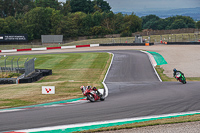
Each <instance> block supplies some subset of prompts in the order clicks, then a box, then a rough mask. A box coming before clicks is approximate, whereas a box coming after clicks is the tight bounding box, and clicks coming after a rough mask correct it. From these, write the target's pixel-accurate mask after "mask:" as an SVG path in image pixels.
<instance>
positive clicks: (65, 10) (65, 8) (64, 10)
mask: <svg viewBox="0 0 200 133" xmlns="http://www.w3.org/2000/svg"><path fill="white" fill-rule="evenodd" d="M71 11H72V9H71V5H70V0H66V2H65V3H63V8H62V10H61V13H62V14H63V15H65V16H66V15H67V14H68V13H70V12H71Z"/></svg>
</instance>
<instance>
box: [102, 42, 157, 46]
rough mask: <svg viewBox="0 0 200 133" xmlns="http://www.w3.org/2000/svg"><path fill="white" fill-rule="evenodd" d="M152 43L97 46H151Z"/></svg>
mask: <svg viewBox="0 0 200 133" xmlns="http://www.w3.org/2000/svg"><path fill="white" fill-rule="evenodd" d="M151 45H154V43H107V44H99V46H151Z"/></svg>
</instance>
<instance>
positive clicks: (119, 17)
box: [113, 13, 124, 34]
mask: <svg viewBox="0 0 200 133" xmlns="http://www.w3.org/2000/svg"><path fill="white" fill-rule="evenodd" d="M113 20H114V24H113V32H114V33H115V34H119V33H121V32H122V31H123V24H124V16H123V14H122V13H117V14H115V16H114V19H113Z"/></svg>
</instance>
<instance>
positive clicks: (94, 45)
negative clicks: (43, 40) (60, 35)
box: [0, 44, 99, 53]
mask: <svg viewBox="0 0 200 133" xmlns="http://www.w3.org/2000/svg"><path fill="white" fill-rule="evenodd" d="M98 46H99V44H87V45H73V46H59V47H42V48H26V49H10V50H0V53H12V52H24V51H45V50H54V49H71V48H87V47H98Z"/></svg>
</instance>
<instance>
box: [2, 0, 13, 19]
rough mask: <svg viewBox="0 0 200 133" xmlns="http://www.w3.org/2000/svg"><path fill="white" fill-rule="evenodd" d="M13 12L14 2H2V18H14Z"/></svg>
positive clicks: (8, 0)
mask: <svg viewBox="0 0 200 133" xmlns="http://www.w3.org/2000/svg"><path fill="white" fill-rule="evenodd" d="M14 15H15V10H14V2H13V0H5V1H4V16H5V17H7V16H14Z"/></svg>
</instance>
